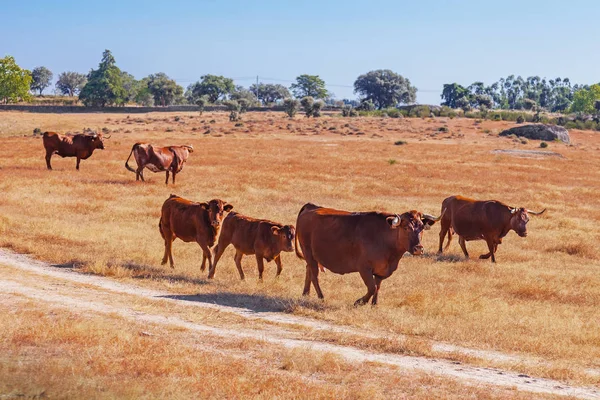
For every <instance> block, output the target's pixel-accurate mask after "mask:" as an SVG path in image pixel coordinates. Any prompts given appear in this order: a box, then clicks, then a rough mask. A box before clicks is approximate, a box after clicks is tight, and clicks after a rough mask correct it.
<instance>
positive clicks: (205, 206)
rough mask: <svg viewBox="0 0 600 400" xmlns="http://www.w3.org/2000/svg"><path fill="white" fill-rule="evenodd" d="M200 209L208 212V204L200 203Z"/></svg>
mask: <svg viewBox="0 0 600 400" xmlns="http://www.w3.org/2000/svg"><path fill="white" fill-rule="evenodd" d="M200 207H202V208H204V209H205V210H208V203H200Z"/></svg>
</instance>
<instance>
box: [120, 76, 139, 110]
mask: <svg viewBox="0 0 600 400" xmlns="http://www.w3.org/2000/svg"><path fill="white" fill-rule="evenodd" d="M121 80H122V81H123V89H124V90H125V96H124V98H123V104H127V103H130V102H135V99H136V98H137V94H138V92H139V91H140V90H141V89H142V87H141V81H138V80H136V79H135V77H134V76H133V75H131V74H129V73H127V72H125V71H122V72H121Z"/></svg>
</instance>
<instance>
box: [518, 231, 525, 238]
mask: <svg viewBox="0 0 600 400" xmlns="http://www.w3.org/2000/svg"><path fill="white" fill-rule="evenodd" d="M517 235H519V236H521V237H527V231H525V232H517Z"/></svg>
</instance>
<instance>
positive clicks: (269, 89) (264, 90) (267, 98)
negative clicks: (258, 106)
mask: <svg viewBox="0 0 600 400" xmlns="http://www.w3.org/2000/svg"><path fill="white" fill-rule="evenodd" d="M250 91H251V92H252V93H254V95H255V96H256V97H257V98H258V100H260V101H261V102H262V103H263V104H264V105H267V104H271V103H275V102H276V101H278V100H283V99H287V98H288V97H291V95H290V91H289V90H288V89H287V88H286V87H285V86H283V85H279V84H272V83H259V84H258V86H257V85H256V84H253V85H252V86H250Z"/></svg>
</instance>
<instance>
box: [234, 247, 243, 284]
mask: <svg viewBox="0 0 600 400" xmlns="http://www.w3.org/2000/svg"><path fill="white" fill-rule="evenodd" d="M242 257H244V253H242V252H241V251H239V250H237V249H236V250H235V256H234V257H233V260H234V261H235V266H236V267H237V269H238V272H239V273H240V279H241V280H244V279H245V278H246V277H245V276H244V270H243V269H242Z"/></svg>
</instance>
